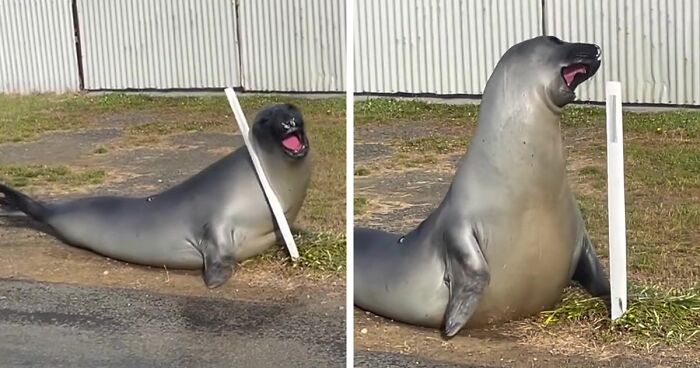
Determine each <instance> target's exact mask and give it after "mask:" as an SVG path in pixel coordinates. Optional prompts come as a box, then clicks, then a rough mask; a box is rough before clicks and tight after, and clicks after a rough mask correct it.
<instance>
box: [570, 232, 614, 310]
mask: <svg viewBox="0 0 700 368" xmlns="http://www.w3.org/2000/svg"><path fill="white" fill-rule="evenodd" d="M572 279H573V280H574V281H577V282H578V283H579V284H581V286H583V288H584V289H586V291H588V293H590V294H591V295H592V296H594V297H598V298H601V299H603V301H604V302H605V305H606V306H607V307H608V310H609V309H610V281H609V280H608V276H607V275H606V274H605V271H604V270H603V266H602V265H601V264H600V261H599V260H598V257H597V256H596V254H595V249H593V244H591V241H590V239H589V238H588V234H586V233H584V234H583V237H582V238H581V254H580V255H579V258H578V262H577V264H576V270H575V271H574V275H573V277H572Z"/></svg>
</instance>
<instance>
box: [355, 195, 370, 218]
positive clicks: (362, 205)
mask: <svg viewBox="0 0 700 368" xmlns="http://www.w3.org/2000/svg"><path fill="white" fill-rule="evenodd" d="M366 210H367V198H364V197H359V196H356V195H355V196H353V213H354V214H355V216H358V215H361V214H363V213H364V212H365V211H366Z"/></svg>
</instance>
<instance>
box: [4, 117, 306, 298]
mask: <svg viewBox="0 0 700 368" xmlns="http://www.w3.org/2000/svg"><path fill="white" fill-rule="evenodd" d="M252 135H253V139H252V142H253V143H254V145H255V147H256V151H257V152H258V155H259V156H260V160H261V163H262V166H263V169H264V170H265V173H266V175H267V176H268V179H269V180H270V184H271V186H272V188H273V190H274V191H275V193H276V194H277V196H278V197H279V199H280V202H281V204H282V208H283V209H284V211H285V214H286V217H287V219H288V221H290V222H293V221H294V219H295V218H296V216H297V214H298V213H299V210H300V209H301V206H302V202H303V201H304V198H305V196H306V191H307V188H308V184H309V179H310V173H311V170H310V162H309V159H308V157H307V154H308V152H309V143H308V139H307V136H306V134H305V131H304V120H303V117H302V114H301V112H300V111H299V110H298V109H297V108H296V107H294V106H292V105H288V104H283V105H274V106H271V107H268V108H266V109H264V110H262V111H261V112H260V113H259V114H258V115H257V116H256V118H255V122H254V124H253V127H252ZM0 193H2V194H4V197H0V206H3V207H5V208H6V209H7V210H9V211H8V212H10V211H12V210H19V211H22V212H24V213H25V214H27V215H29V216H30V217H32V218H33V219H35V220H37V221H39V222H41V223H43V224H46V225H48V227H49V228H50V229H51V230H52V231H53V232H54V233H55V235H56V237H58V238H59V239H61V240H63V241H64V242H65V243H68V244H70V245H73V246H77V247H80V248H85V249H89V250H91V251H94V252H96V253H99V254H102V255H105V256H108V257H111V258H114V259H119V260H123V261H126V262H132V263H138V264H143V265H150V266H158V267H162V266H167V267H171V268H181V269H202V268H203V277H204V281H205V283H206V285H207V286H209V287H217V286H219V285H221V284H223V283H224V282H225V281H226V280H228V279H229V278H230V277H231V275H232V273H233V268H234V265H235V264H236V263H237V262H240V261H241V260H244V259H246V258H249V257H253V256H255V255H257V254H260V253H261V252H263V251H264V250H266V249H267V248H269V247H270V246H272V245H273V244H275V243H276V242H277V240H278V231H277V228H276V224H275V222H274V219H273V216H272V212H271V209H270V207H269V205H268V202H267V199H266V197H265V195H264V193H263V190H262V187H261V185H260V182H259V180H258V176H257V174H256V172H255V168H254V167H253V163H252V161H251V158H250V155H249V152H248V149H247V148H246V147H245V146H243V147H240V148H238V149H237V150H235V151H234V152H232V153H230V154H229V155H227V156H225V157H224V158H222V159H220V160H219V161H217V162H215V163H214V164H212V165H211V166H209V167H207V168H206V169H204V170H203V171H201V172H200V173H198V174H196V175H194V176H193V177H191V178H189V179H187V180H186V181H184V182H182V183H180V184H178V185H176V186H174V187H172V188H170V189H168V190H166V191H164V192H162V193H159V194H156V195H152V196H148V197H143V198H127V197H91V198H81V199H76V200H71V201H66V202H63V203H53V204H48V203H40V202H38V201H36V200H34V199H31V198H29V197H28V196H26V195H25V194H23V193H20V192H18V191H16V190H14V189H12V188H10V187H8V186H6V185H2V184H0Z"/></svg>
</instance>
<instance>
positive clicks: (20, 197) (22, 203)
mask: <svg viewBox="0 0 700 368" xmlns="http://www.w3.org/2000/svg"><path fill="white" fill-rule="evenodd" d="M0 193H2V194H3V195H4V197H0V208H3V209H5V210H10V211H12V210H19V211H22V212H24V213H25V214H27V215H28V216H30V217H31V218H33V219H35V220H37V221H40V222H44V220H45V219H46V216H47V214H48V209H47V208H46V206H44V205H43V204H41V203H39V202H37V201H35V200H33V199H31V198H29V197H28V196H27V195H26V194H24V193H21V192H19V191H17V190H14V189H12V188H10V187H8V186H7V185H4V184H1V183H0ZM2 214H4V213H3V212H0V215H2ZM6 214H8V215H13V214H12V212H6Z"/></svg>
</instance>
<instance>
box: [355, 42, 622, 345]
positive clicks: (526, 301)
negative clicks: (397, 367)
mask: <svg viewBox="0 0 700 368" xmlns="http://www.w3.org/2000/svg"><path fill="white" fill-rule="evenodd" d="M599 58H600V48H599V47H598V46H596V45H593V44H585V43H567V42H562V41H561V40H559V39H557V38H555V37H537V38H533V39H530V40H527V41H524V42H521V43H519V44H516V45H514V46H513V47H511V48H510V49H509V50H508V51H507V52H506V53H505V54H504V55H503V57H502V58H501V60H500V61H499V62H498V65H497V66H496V68H495V70H494V72H493V74H492V75H491V77H490V78H489V80H488V83H487V84H486V88H485V90H484V95H483V98H482V102H481V107H480V112H479V121H478V126H477V129H476V132H475V134H474V137H473V138H472V141H471V143H470V147H469V150H468V152H467V154H466V155H465V156H464V157H463V158H462V160H461V161H460V163H459V165H458V168H457V172H456V174H455V177H454V180H453V182H452V185H451V186H450V189H449V191H448V192H447V194H446V196H445V198H444V199H443V201H442V203H440V205H439V206H438V208H437V209H436V210H435V211H434V212H433V213H432V214H430V216H428V218H427V219H426V220H425V221H423V222H422V223H421V224H420V225H419V226H418V227H417V228H416V229H415V230H413V231H411V232H410V233H408V234H406V235H405V236H400V235H395V234H390V233H387V232H383V231H378V230H372V229H362V228H357V229H355V231H354V239H355V244H354V247H355V248H354V251H355V266H354V267H355V269H354V271H355V280H354V284H355V286H354V289H355V290H354V292H355V304H356V305H357V306H358V307H359V308H362V309H364V310H368V311H371V312H373V313H376V314H378V315H381V316H384V317H388V318H391V319H395V320H398V321H402V322H405V323H410V324H415V325H421V326H427V327H434V328H441V329H442V333H443V336H445V337H447V338H449V337H451V336H454V335H455V334H457V333H458V332H459V331H460V330H461V329H462V328H463V327H465V326H480V325H485V324H489V323H496V322H500V321H506V320H511V319H517V318H520V317H524V316H529V315H532V314H535V313H538V312H540V311H542V310H544V309H547V308H550V307H552V306H554V305H555V304H556V303H557V302H558V301H559V300H560V299H561V296H562V292H563V290H564V288H565V287H566V286H567V285H568V284H569V282H570V280H572V279H573V280H575V281H578V282H579V283H580V284H581V285H582V286H583V287H584V288H585V289H586V290H587V291H588V292H589V293H591V294H592V295H594V296H598V297H602V298H606V297H607V296H608V295H609V283H608V280H607V276H606V275H605V273H604V271H603V269H602V267H601V264H600V262H599V260H598V259H597V258H596V255H595V251H594V249H593V247H592V245H591V243H590V240H589V238H588V235H587V232H586V226H585V224H584V222H583V219H582V216H581V211H580V210H579V207H578V204H577V202H576V200H575V198H574V196H573V194H572V192H571V189H570V186H569V182H568V179H567V177H566V157H565V152H564V146H563V143H562V138H561V131H560V128H559V121H560V116H561V110H562V107H564V106H565V105H566V104H568V103H570V102H572V101H573V100H574V98H575V94H574V90H575V89H576V87H577V86H578V85H579V84H581V83H583V82H584V81H586V80H587V79H589V78H590V77H592V76H593V75H594V74H595V73H596V71H597V70H598V68H599V66H600V60H599ZM608 298H609V297H608ZM607 302H608V303H609V300H608V301H607Z"/></svg>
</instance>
